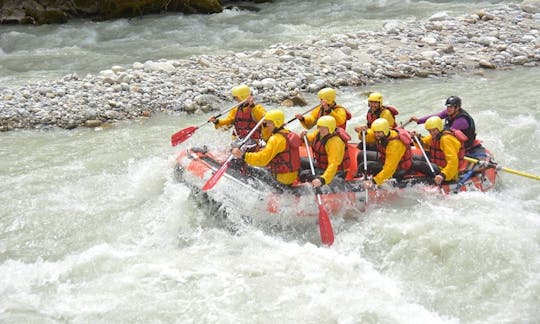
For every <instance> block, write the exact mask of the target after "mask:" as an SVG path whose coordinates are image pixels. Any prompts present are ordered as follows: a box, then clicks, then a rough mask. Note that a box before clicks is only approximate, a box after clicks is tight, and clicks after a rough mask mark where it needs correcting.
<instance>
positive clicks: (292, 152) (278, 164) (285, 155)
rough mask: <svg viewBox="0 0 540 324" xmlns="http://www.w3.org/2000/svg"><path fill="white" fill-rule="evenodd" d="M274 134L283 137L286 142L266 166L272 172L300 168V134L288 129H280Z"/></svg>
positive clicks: (284, 171) (276, 172)
mask: <svg viewBox="0 0 540 324" xmlns="http://www.w3.org/2000/svg"><path fill="white" fill-rule="evenodd" d="M274 135H279V136H283V137H285V140H286V141H287V144H286V146H285V150H284V151H283V152H281V153H278V154H277V155H276V156H275V157H274V158H273V159H272V161H270V163H269V164H268V168H269V169H270V171H271V172H272V173H273V174H278V173H288V172H293V171H298V170H300V149H299V147H300V144H301V143H302V141H301V140H300V136H298V134H296V133H294V132H290V131H288V130H283V129H282V130H280V131H279V132H277V133H275V134H274Z"/></svg>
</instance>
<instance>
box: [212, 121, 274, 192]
mask: <svg viewBox="0 0 540 324" xmlns="http://www.w3.org/2000/svg"><path fill="white" fill-rule="evenodd" d="M263 122H264V118H261V120H259V122H258V123H257V125H255V127H253V129H252V130H251V131H250V132H249V133H248V134H247V136H246V137H244V139H242V141H241V142H240V145H239V146H238V147H241V146H242V145H243V144H244V143H245V142H246V141H247V140H248V139H250V138H251V135H253V133H254V132H255V130H257V128H259V126H261V124H262V123H263ZM233 157H234V156H233V155H232V154H231V155H229V157H228V158H227V160H225V163H223V164H222V165H221V166H220V167H219V169H218V170H217V171H216V173H214V174H213V175H212V176H211V177H210V179H208V181H206V183H205V184H204V186H203V187H202V190H203V191H206V190H209V189H212V188H214V186H215V185H216V183H217V182H218V181H219V179H220V178H221V176H222V175H223V174H224V173H225V171H227V168H228V167H229V162H231V160H232V159H233Z"/></svg>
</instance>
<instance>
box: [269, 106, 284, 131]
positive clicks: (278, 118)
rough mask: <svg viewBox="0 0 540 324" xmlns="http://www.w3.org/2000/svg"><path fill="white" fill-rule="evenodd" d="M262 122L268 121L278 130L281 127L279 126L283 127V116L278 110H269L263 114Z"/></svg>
mask: <svg viewBox="0 0 540 324" xmlns="http://www.w3.org/2000/svg"><path fill="white" fill-rule="evenodd" d="M264 120H269V121H271V122H273V123H274V126H276V128H279V127H281V125H283V122H284V121H285V114H284V113H283V111H281V110H279V109H274V110H270V111H268V112H266V114H264Z"/></svg>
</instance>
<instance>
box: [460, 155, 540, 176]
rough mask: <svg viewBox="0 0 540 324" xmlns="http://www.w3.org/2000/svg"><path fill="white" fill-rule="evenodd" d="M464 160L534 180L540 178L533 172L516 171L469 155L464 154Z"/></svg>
mask: <svg viewBox="0 0 540 324" xmlns="http://www.w3.org/2000/svg"><path fill="white" fill-rule="evenodd" d="M465 160H467V161H469V162H472V163H480V164H484V163H485V164H486V165H487V167H488V168H495V169H497V170H502V171H506V172H508V173H513V174H517V175H520V176H522V177H526V178H530V179H535V180H540V176H537V175H534V174H529V173H525V172H521V171H517V170H513V169H510V168H506V167H503V166H500V165H497V164H496V163H491V162H486V161H480V160H477V159H473V158H471V157H468V156H466V157H465Z"/></svg>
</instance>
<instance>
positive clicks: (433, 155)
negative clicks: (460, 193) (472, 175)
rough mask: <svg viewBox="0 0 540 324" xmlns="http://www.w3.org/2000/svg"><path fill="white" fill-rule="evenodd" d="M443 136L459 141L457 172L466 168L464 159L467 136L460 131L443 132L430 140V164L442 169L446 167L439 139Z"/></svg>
mask: <svg viewBox="0 0 540 324" xmlns="http://www.w3.org/2000/svg"><path fill="white" fill-rule="evenodd" d="M443 135H452V136H454V137H455V138H457V139H458V140H459V142H460V143H461V147H460V148H459V152H458V161H459V166H458V168H459V170H460V171H463V170H465V169H466V168H467V161H466V160H465V159H464V157H465V141H466V140H467V136H465V134H463V132H462V131H460V130H454V131H447V130H445V131H443V132H441V133H439V134H438V135H437V137H436V138H433V137H432V138H431V142H430V143H429V155H430V159H431V162H433V163H435V164H437V165H438V166H439V167H441V168H444V167H445V166H446V158H445V155H444V152H443V150H442V149H441V137H442V136H443Z"/></svg>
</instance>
